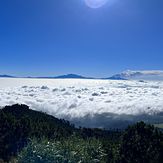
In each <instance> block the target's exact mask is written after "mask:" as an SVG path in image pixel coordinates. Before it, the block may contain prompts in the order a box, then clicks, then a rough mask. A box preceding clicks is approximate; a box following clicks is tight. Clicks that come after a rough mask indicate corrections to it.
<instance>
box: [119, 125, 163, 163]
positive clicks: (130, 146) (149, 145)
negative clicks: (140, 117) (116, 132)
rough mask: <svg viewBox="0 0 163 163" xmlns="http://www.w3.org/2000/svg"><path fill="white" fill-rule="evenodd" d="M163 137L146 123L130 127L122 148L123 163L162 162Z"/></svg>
mask: <svg viewBox="0 0 163 163" xmlns="http://www.w3.org/2000/svg"><path fill="white" fill-rule="evenodd" d="M162 142H163V135H162V133H161V132H160V131H158V130H157V129H156V128H154V126H151V125H147V124H145V123H144V122H140V123H137V124H136V125H133V126H130V127H128V129H127V130H126V131H125V133H124V135H123V138H122V144H121V147H120V160H119V162H122V163H131V162H132V163H156V162H157V163H158V162H160V163H161V161H163V160H162V158H161V157H162V154H163V153H162V151H161V150H163V146H162Z"/></svg>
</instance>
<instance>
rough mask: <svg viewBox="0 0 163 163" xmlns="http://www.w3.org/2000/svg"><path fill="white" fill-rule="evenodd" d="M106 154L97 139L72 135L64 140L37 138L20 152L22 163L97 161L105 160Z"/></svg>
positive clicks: (89, 162)
mask: <svg viewBox="0 0 163 163" xmlns="http://www.w3.org/2000/svg"><path fill="white" fill-rule="evenodd" d="M105 156H106V154H105V152H104V150H103V149H102V144H101V142H100V141H98V140H96V139H87V140H84V139H81V138H77V137H71V138H69V139H67V140H63V141H50V142H49V141H46V140H44V141H41V142H39V143H38V142H37V141H35V140H33V141H31V143H30V144H29V145H28V146H27V147H26V148H25V149H24V150H23V151H22V152H21V153H20V155H19V162H20V163H32V162H40V163H44V162H47V163H53V162H55V163H62V162H63V163H64V162H66V163H78V162H80V163H97V162H104V158H105Z"/></svg>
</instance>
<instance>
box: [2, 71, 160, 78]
mask: <svg viewBox="0 0 163 163" xmlns="http://www.w3.org/2000/svg"><path fill="white" fill-rule="evenodd" d="M0 78H22V77H18V76H11V75H0ZM23 78H37V79H104V80H107V79H108V80H163V70H139V71H132V70H127V71H123V72H121V73H119V74H115V75H113V76H111V77H108V78H94V77H85V76H82V75H78V74H67V75H60V76H49V77H48V76H47V77H46V76H42V77H23Z"/></svg>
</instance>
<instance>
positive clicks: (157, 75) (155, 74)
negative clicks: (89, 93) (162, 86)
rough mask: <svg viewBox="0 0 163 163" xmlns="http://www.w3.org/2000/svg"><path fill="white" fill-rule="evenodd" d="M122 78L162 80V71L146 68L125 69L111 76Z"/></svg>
mask: <svg viewBox="0 0 163 163" xmlns="http://www.w3.org/2000/svg"><path fill="white" fill-rule="evenodd" d="M112 77H114V78H122V79H137V80H163V71H161V70H148V71H131V70H127V71H124V72H122V73H120V74H116V75H114V76H112Z"/></svg>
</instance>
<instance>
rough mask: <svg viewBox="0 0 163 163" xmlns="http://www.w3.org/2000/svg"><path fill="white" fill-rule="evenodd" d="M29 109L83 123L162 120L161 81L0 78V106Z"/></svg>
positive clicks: (111, 124) (99, 124)
mask: <svg viewBox="0 0 163 163" xmlns="http://www.w3.org/2000/svg"><path fill="white" fill-rule="evenodd" d="M15 103H23V104H27V105H29V106H30V107H31V109H34V110H39V111H43V112H46V113H48V114H51V115H54V116H56V117H58V118H65V119H67V120H70V121H71V122H73V123H75V124H76V125H84V126H87V127H106V128H110V127H122V126H121V125H122V122H123V124H124V125H125V124H128V123H132V122H135V121H139V120H145V121H149V122H154V123H157V122H163V82H161V81H160V82H159V81H153V82H152V81H146V82H142V81H141V82H140V81H111V80H82V79H9V78H8V79H7V78H6V79H0V106H2V107H3V106H5V105H11V104H15Z"/></svg>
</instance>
